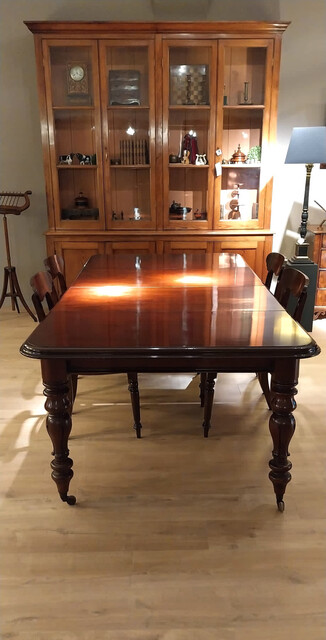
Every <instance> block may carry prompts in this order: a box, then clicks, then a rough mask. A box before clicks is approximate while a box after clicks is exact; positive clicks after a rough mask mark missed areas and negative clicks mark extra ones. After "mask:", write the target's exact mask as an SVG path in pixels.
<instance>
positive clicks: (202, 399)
mask: <svg viewBox="0 0 326 640" xmlns="http://www.w3.org/2000/svg"><path fill="white" fill-rule="evenodd" d="M206 376H207V373H205V372H202V373H201V374H200V383H199V397H200V406H201V407H204V405H205V385H206Z"/></svg>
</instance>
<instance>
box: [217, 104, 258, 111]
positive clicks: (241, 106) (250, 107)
mask: <svg viewBox="0 0 326 640" xmlns="http://www.w3.org/2000/svg"><path fill="white" fill-rule="evenodd" d="M223 109H224V110H230V111H231V110H234V109H236V110H244V111H252V110H254V109H265V105H264V104H224V105H223Z"/></svg>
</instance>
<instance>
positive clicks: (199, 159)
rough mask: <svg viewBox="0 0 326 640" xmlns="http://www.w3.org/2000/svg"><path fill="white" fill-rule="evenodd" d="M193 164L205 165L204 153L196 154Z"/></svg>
mask: <svg viewBox="0 0 326 640" xmlns="http://www.w3.org/2000/svg"><path fill="white" fill-rule="evenodd" d="M195 164H207V158H206V153H202V154H199V153H196V162H195Z"/></svg>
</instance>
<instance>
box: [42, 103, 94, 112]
mask: <svg viewBox="0 0 326 640" xmlns="http://www.w3.org/2000/svg"><path fill="white" fill-rule="evenodd" d="M52 109H53V111H95V107H94V105H90V104H89V105H84V104H83V105H81V104H80V105H79V104H75V105H65V106H62V107H58V106H53V107H52Z"/></svg>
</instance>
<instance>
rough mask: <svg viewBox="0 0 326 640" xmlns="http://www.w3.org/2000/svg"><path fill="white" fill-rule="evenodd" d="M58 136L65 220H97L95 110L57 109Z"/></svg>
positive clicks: (61, 203) (55, 112)
mask: <svg viewBox="0 0 326 640" xmlns="http://www.w3.org/2000/svg"><path fill="white" fill-rule="evenodd" d="M54 135H55V154H56V162H57V167H58V173H59V196H60V210H61V219H69V220H82V219H95V220H96V219H97V218H98V215H99V212H98V208H97V207H98V202H97V200H98V199H97V177H96V168H97V158H96V153H95V123H94V111H93V109H83V110H77V109H76V110H75V109H70V110H67V111H66V110H64V109H60V110H54ZM80 194H82V195H80ZM76 198H77V204H76Z"/></svg>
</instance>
